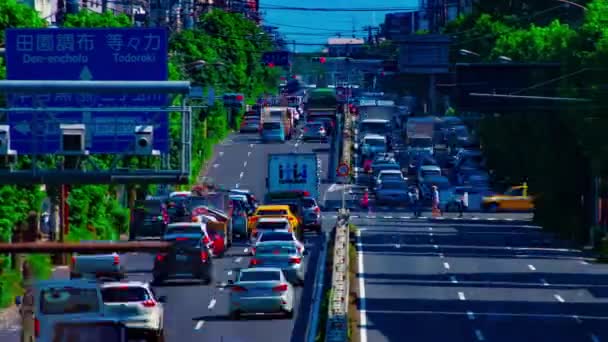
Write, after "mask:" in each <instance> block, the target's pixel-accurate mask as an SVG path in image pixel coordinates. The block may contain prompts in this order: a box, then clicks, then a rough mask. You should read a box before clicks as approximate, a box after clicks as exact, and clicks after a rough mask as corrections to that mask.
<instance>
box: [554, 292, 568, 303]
mask: <svg viewBox="0 0 608 342" xmlns="http://www.w3.org/2000/svg"><path fill="white" fill-rule="evenodd" d="M553 297H555V299H557V301H558V302H560V303H563V302H565V300H564V298H562V296H560V295H558V294H554V295H553Z"/></svg>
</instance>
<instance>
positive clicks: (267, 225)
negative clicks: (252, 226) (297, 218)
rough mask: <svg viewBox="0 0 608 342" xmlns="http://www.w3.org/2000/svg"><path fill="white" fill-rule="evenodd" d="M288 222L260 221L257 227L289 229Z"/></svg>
mask: <svg viewBox="0 0 608 342" xmlns="http://www.w3.org/2000/svg"><path fill="white" fill-rule="evenodd" d="M287 227H288V226H287V222H260V223H258V225H257V227H256V228H257V229H269V230H273V229H287Z"/></svg>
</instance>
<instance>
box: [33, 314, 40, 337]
mask: <svg viewBox="0 0 608 342" xmlns="http://www.w3.org/2000/svg"><path fill="white" fill-rule="evenodd" d="M34 334H35V335H36V337H40V321H39V320H38V318H34Z"/></svg>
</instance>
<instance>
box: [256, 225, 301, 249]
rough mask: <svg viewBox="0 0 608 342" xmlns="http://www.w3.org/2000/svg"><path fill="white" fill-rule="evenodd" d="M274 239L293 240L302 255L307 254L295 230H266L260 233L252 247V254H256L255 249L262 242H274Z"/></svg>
mask: <svg viewBox="0 0 608 342" xmlns="http://www.w3.org/2000/svg"><path fill="white" fill-rule="evenodd" d="M274 241H292V242H293V243H294V244H295V246H296V248H297V249H298V252H300V253H301V254H302V255H304V254H306V249H305V248H304V244H303V243H302V242H300V240H298V239H297V238H296V236H295V234H294V233H293V232H287V231H265V232H262V233H260V235H259V237H258V239H257V241H256V242H255V245H254V247H253V249H252V254H255V249H256V247H257V246H258V245H259V244H262V243H265V242H274Z"/></svg>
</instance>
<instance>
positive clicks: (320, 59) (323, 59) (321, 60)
mask: <svg viewBox="0 0 608 342" xmlns="http://www.w3.org/2000/svg"><path fill="white" fill-rule="evenodd" d="M319 62H321V64H325V62H327V58H325V57H319Z"/></svg>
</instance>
